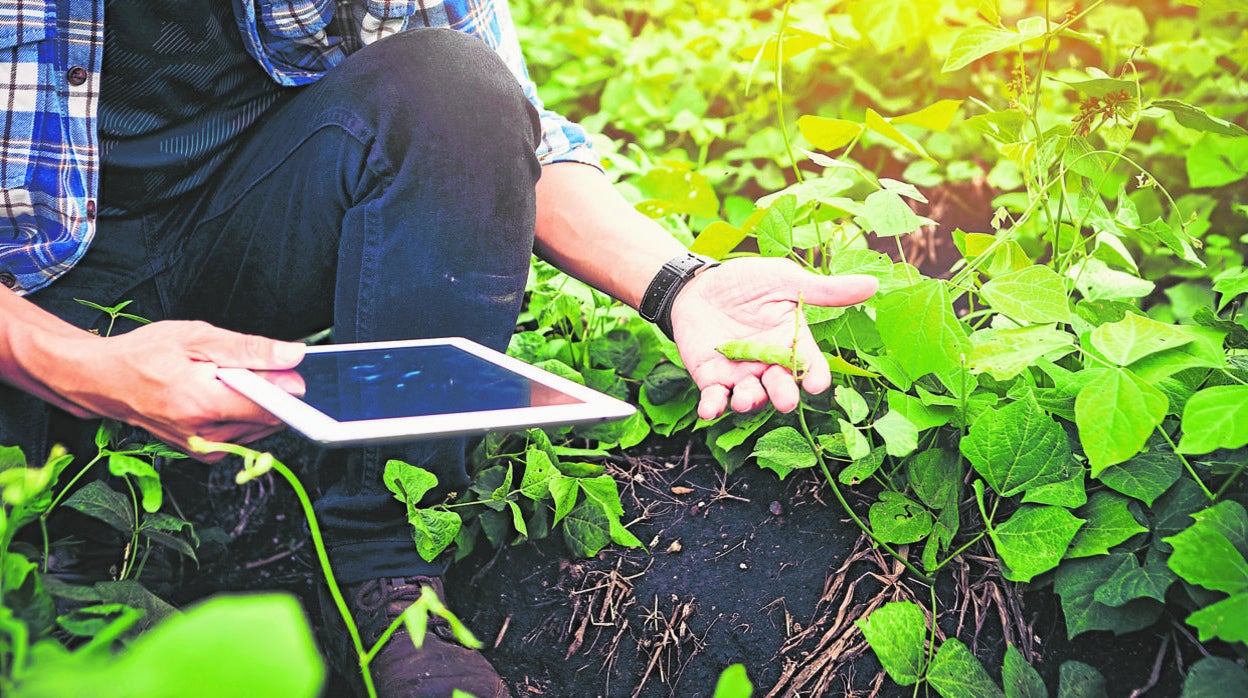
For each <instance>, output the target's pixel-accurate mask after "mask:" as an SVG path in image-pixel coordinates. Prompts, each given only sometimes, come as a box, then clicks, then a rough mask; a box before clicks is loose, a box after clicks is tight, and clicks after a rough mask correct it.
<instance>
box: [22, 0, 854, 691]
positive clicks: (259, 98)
mask: <svg viewBox="0 0 1248 698" xmlns="http://www.w3.org/2000/svg"><path fill="white" fill-rule="evenodd" d="M434 27H442V28H434ZM0 51H2V52H3V53H0V60H5V61H6V62H7V70H4V71H3V72H0V96H2V97H4V98H5V101H4V104H6V105H7V108H6V111H5V112H4V131H3V138H0V176H2V177H3V179H4V181H3V187H4V190H3V196H2V197H0V205H2V206H3V216H2V217H0V286H2V287H3V288H0V382H2V383H4V384H7V386H6V385H0V443H4V444H17V445H21V446H23V447H24V448H25V449H26V452H27V453H28V454H32V455H34V457H38V455H37V454H42V453H44V452H46V450H47V448H48V446H49V444H50V442H51V441H52V440H53V439H55V438H64V436H63V434H64V430H65V429H66V428H68V429H70V430H71V431H72V430H73V429H75V428H78V427H77V426H76V425H77V422H76V421H75V420H84V419H93V418H99V417H109V418H113V419H118V420H122V421H124V422H127V423H129V424H131V425H134V426H137V427H140V428H143V429H146V430H147V431H149V432H150V433H151V434H153V435H155V436H156V437H158V438H160V439H163V440H164V441H166V442H168V443H170V444H173V445H175V446H178V447H182V448H185V447H186V440H187V438H188V437H190V436H192V435H198V436H201V437H204V438H206V439H208V440H212V441H235V442H240V443H246V442H250V441H253V440H255V439H258V438H261V437H263V436H265V435H267V434H270V433H273V432H274V431H276V430H277V429H278V428H279V425H278V423H277V422H276V420H274V419H273V417H272V416H270V415H268V414H267V413H265V412H264V411H263V410H261V409H259V408H258V407H257V406H256V405H254V404H253V403H251V402H249V401H248V400H246V399H245V398H243V397H241V396H240V395H238V394H236V393H234V392H232V391H231V390H229V389H228V388H226V387H225V386H224V385H222V384H221V383H219V382H218V381H217V380H216V379H215V370H216V368H217V367H218V366H236V367H246V368H251V369H256V370H261V371H263V370H279V369H286V368H290V367H293V366H295V365H296V364H297V363H298V362H299V361H300V359H301V357H302V355H303V349H302V345H300V344H298V343H295V342H291V341H280V340H292V339H295V338H298V337H302V336H306V335H308V334H310V333H312V332H314V331H316V330H318V329H320V328H323V327H329V326H332V327H333V330H334V339H335V341H338V342H348V341H369V340H384V339H398V338H414V337H426V336H446V335H462V336H467V337H470V338H472V339H475V340H477V341H480V342H482V343H485V344H487V345H491V346H493V347H495V348H499V349H502V348H504V347H505V346H506V344H507V340H508V336H509V335H510V333H511V331H512V329H513V327H514V322H515V318H516V314H517V312H518V311H519V308H520V304H521V301H522V295H523V290H524V284H525V279H526V275H527V271H528V266H529V260H530V254H531V253H532V251H533V250H534V249H536V251H537V253H538V254H540V255H542V256H544V257H545V258H546V259H548V260H550V261H551V262H553V263H554V264H556V265H558V266H559V267H560V268H562V269H563V270H565V271H567V272H568V273H570V274H572V275H575V276H577V277H579V278H581V279H583V280H585V281H586V282H588V283H590V284H592V285H593V286H595V287H597V288H599V289H601V290H603V291H604V292H606V293H609V294H611V295H612V296H614V297H616V298H618V299H620V300H622V301H623V302H625V303H628V304H630V305H632V306H633V307H640V309H641V310H642V312H643V315H645V316H646V317H648V318H653V319H654V320H655V321H656V322H658V323H660V325H661V326H662V327H664V329H665V330H666V331H669V332H670V333H672V334H673V336H674V339H675V340H676V343H677V346H678V347H679V349H680V352H681V356H682V358H683V360H684V362H685V364H686V366H687V367H688V368H689V369H690V372H691V374H692V376H693V378H694V380H695V381H696V383H697V385H698V386H699V388H700V389H701V391H702V395H701V401H700V403H699V406H698V412H699V414H700V415H701V416H702V417H704V418H713V417H715V416H716V415H719V414H721V413H722V412H723V411H724V410H725V409H727V408H729V407H731V408H732V409H733V410H737V411H749V410H754V409H757V408H759V407H761V406H763V405H764V404H767V403H768V402H770V403H772V404H774V405H775V406H776V408H778V409H780V410H791V409H793V408H794V407H795V406H796V404H797V401H798V396H799V387H798V385H797V383H796V382H795V380H794V377H793V376H792V375H791V374H790V373H789V372H788V371H787V370H786V369H784V368H781V367H778V366H770V365H766V364H761V363H755V362H734V361H729V360H728V359H726V358H724V357H723V356H721V355H720V354H719V353H718V352H716V351H715V347H716V346H717V345H719V344H721V343H722V342H724V341H726V340H728V339H740V338H748V339H758V340H761V341H765V342H771V343H778V344H787V343H788V342H789V341H791V339H792V335H793V327H794V319H793V313H794V310H795V308H796V306H797V300H798V297H799V294H801V296H802V297H803V298H804V300H805V302H806V303H810V304H816V305H848V304H852V303H856V302H859V301H862V300H864V299H866V298H867V297H869V296H870V295H871V294H872V293H873V292H874V290H875V282H874V281H873V280H872V279H870V278H868V277H843V278H840V279H829V278H822V277H818V276H816V275H812V274H807V273H804V272H801V271H800V270H799V269H798V268H797V267H796V266H795V265H792V264H790V263H787V262H785V261H783V260H774V259H771V260H763V259H755V260H748V261H747V260H734V261H731V262H729V263H726V264H723V265H722V266H713V265H710V264H707V260H702V259H698V258H694V257H691V256H690V255H688V254H687V252H686V251H685V250H684V249H683V248H682V247H681V246H680V245H679V244H678V243H677V242H676V241H675V240H673V239H672V238H671V237H670V236H669V235H668V234H667V233H666V232H665V231H663V230H662V229H661V228H660V227H659V226H658V225H656V224H655V223H654V222H652V221H650V220H649V219H647V218H645V217H644V216H642V215H640V214H638V213H637V212H636V211H634V210H633V209H632V207H631V206H629V205H628V204H627V202H625V201H624V200H623V199H622V198H621V197H620V196H618V195H617V194H616V193H615V191H614V189H613V188H612V187H611V185H610V184H609V182H608V180H607V179H606V178H605V177H604V176H602V174H601V172H600V170H598V169H597V160H596V159H595V157H594V155H593V152H592V151H591V150H590V148H589V146H588V139H587V137H586V135H585V133H584V131H582V130H581V129H580V128H579V127H578V126H576V125H575V124H572V123H570V122H568V121H567V120H565V119H563V118H562V117H560V116H558V115H556V114H554V113H552V112H550V111H548V110H545V109H544V108H543V106H542V104H541V102H540V101H539V100H538V98H537V95H536V91H535V89H534V87H533V84H532V83H531V82H530V81H529V79H528V77H527V75H526V73H525V69H524V66H523V63H522V60H521V58H520V53H519V47H518V45H517V42H516V40H515V34H514V28H513V26H512V25H511V20H510V16H509V14H508V11H507V7H506V5H505V4H504V2H503V0H495V1H494V2H491V1H490V0H484V1H482V0H444V1H443V2H430V1H420V0H410V1H407V2H404V1H396V0H391V1H389V2H381V1H373V0H369V1H367V2H366V1H365V0H358V1H357V2H350V1H341V2H337V3H334V2H330V1H328V0H306V1H305V2H297V1H294V2H276V1H274V0H255V1H254V2H253V1H252V0H234V2H231V3H225V2H221V1H220V0H218V1H217V2H211V1H210V0H181V1H178V2H160V1H158V0H59V1H58V2H51V0H10V1H9V2H4V3H0ZM535 232H536V238H534V234H535ZM75 299H87V300H91V301H93V302H95V303H100V304H112V303H116V302H118V301H121V300H132V301H133V305H132V306H131V309H133V310H134V311H135V312H136V313H139V314H142V315H144V316H147V317H150V318H153V319H157V320H161V321H159V322H155V323H153V324H150V325H145V326H141V327H138V328H134V329H130V328H124V329H130V331H124V332H121V333H114V334H112V335H111V336H107V337H105V336H100V335H99V334H92V333H90V332H88V331H86V330H87V329H88V328H92V327H97V328H98V327H99V323H100V321H101V319H102V318H101V316H100V313H98V312H97V311H94V310H92V309H91V308H89V307H88V306H85V305H82V304H80V303H77V302H76V300H75ZM269 338H275V339H269ZM798 351H799V352H801V354H802V355H804V356H805V358H806V359H807V361H808V363H809V364H810V365H811V366H812V368H811V369H810V370H809V372H808V373H807V374H806V375H805V376H804V377H803V379H802V387H804V388H805V389H806V390H808V391H811V392H818V391H821V390H824V389H826V388H827V387H828V385H829V384H830V380H831V379H830V374H829V371H828V368H827V365H826V362H824V361H822V359H821V357H820V355H819V351H818V348H817V347H816V345H815V343H814V341H813V339H812V338H811V337H810V336H809V333H803V334H802V336H801V339H800V342H799V345H798ZM390 458H400V459H403V460H406V461H407V462H410V463H413V464H417V465H421V466H423V467H425V468H428V469H430V470H432V471H434V472H435V473H437V474H438V476H439V479H440V482H441V484H442V485H443V487H444V490H443V492H445V491H446V490H450V489H457V488H462V487H464V486H465V485H466V484H467V475H466V473H465V471H464V445H463V443H462V441H458V440H455V441H448V442H437V443H433V444H420V445H409V446H403V447H385V448H376V447H373V448H367V449H362V450H359V451H352V452H350V454H349V455H348V456H347V459H346V463H345V466H344V468H343V473H342V475H341V477H339V479H338V480H337V481H336V482H334V483H333V484H332V485H331V486H330V487H329V488H328V490H327V492H326V494H325V496H324V497H323V498H322V499H321V500H320V501H319V502H318V504H317V506H318V515H319V517H320V519H321V521H322V525H323V527H324V528H325V530H326V537H327V540H328V543H329V545H330V548H331V558H332V560H333V563H334V565H335V569H336V570H338V573H339V579H340V580H341V581H343V582H345V583H346V584H348V594H349V596H350V599H351V604H352V609H353V612H355V613H356V614H357V616H358V617H359V620H360V623H361V626H362V627H363V632H364V634H365V636H366V637H365V641H366V643H368V642H370V640H371V639H375V637H376V635H377V634H379V633H380V632H381V630H382V629H384V628H385V626H386V625H387V624H388V622H389V619H391V618H393V617H394V616H393V614H394V613H396V612H397V611H399V610H401V609H402V608H403V607H405V606H406V605H407V603H409V602H410V601H411V600H412V599H413V598H414V596H413V594H414V593H415V592H416V591H417V590H418V588H419V585H420V584H433V585H434V586H435V587H437V588H439V590H440V585H439V582H438V581H437V579H438V575H440V573H441V571H442V570H441V568H440V567H438V566H436V565H431V564H429V563H426V562H424V561H423V560H421V559H420V558H419V556H418V555H417V554H416V551H415V550H414V548H413V546H412V544H411V539H410V537H409V535H408V532H407V530H406V526H407V525H406V519H405V516H404V511H403V508H402V506H401V505H399V504H398V503H397V502H395V501H394V500H393V498H392V497H391V496H390V494H389V492H387V491H386V489H385V488H384V487H383V486H382V484H381V481H380V472H381V467H382V466H383V465H384V463H385V462H386V460H388V459H390ZM373 668H374V676H375V677H376V681H377V685H378V689H379V691H380V693H381V695H392V696H399V695H404V696H405V695H422V696H423V695H449V694H450V692H451V689H452V688H460V689H462V690H466V691H469V692H471V693H473V694H475V695H478V696H487V695H505V691H506V689H505V687H504V686H503V683H502V681H501V680H500V679H499V678H498V676H497V674H496V673H495V672H494V671H493V669H492V668H491V667H490V666H489V664H488V663H487V662H486V661H485V660H484V658H483V657H481V656H480V655H478V654H475V653H472V652H470V651H468V650H466V649H464V648H462V647H459V646H458V645H454V644H453V643H452V642H449V641H445V640H443V639H442V638H441V637H439V636H437V635H436V633H434V634H431V635H430V638H429V639H428V641H427V643H426V648H425V649H424V650H422V651H421V652H416V651H415V650H413V648H412V646H411V643H410V642H404V641H398V642H390V643H388V645H387V647H386V650H385V651H384V652H383V653H382V655H381V656H379V657H378V658H377V659H376V660H375V661H374V663H373ZM347 671H349V667H348V668H347Z"/></svg>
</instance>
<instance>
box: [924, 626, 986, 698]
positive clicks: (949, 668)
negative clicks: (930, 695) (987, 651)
mask: <svg viewBox="0 0 1248 698" xmlns="http://www.w3.org/2000/svg"><path fill="white" fill-rule="evenodd" d="M927 681H928V683H930V684H931V685H932V688H935V689H936V691H937V692H938V693H940V695H941V696H943V697H944V698H993V697H994V696H1002V697H1004V695H1005V694H1004V693H1003V692H1002V691H1001V689H1000V688H998V687H997V684H996V683H994V682H993V680H992V677H990V676H988V672H987V671H985V670H984V665H983V664H981V663H980V661H979V660H978V659H976V658H975V655H974V654H971V650H970V649H969V648H967V646H966V645H964V644H962V642H961V641H960V640H958V639H957V638H952V637H951V638H949V639H948V640H945V641H944V642H943V643H942V644H941V645H940V650H939V651H937V652H936V656H935V657H934V658H932V665H931V666H930V667H928V670H927Z"/></svg>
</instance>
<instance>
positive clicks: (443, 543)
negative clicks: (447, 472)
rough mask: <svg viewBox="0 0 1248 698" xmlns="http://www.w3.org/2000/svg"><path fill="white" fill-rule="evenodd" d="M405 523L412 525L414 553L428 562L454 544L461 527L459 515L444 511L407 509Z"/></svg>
mask: <svg viewBox="0 0 1248 698" xmlns="http://www.w3.org/2000/svg"><path fill="white" fill-rule="evenodd" d="M513 504H514V502H513ZM407 521H408V523H410V524H411V525H412V540H413V541H414V542H415V543H416V552H418V553H420V556H421V558H423V559H425V560H427V561H430V562H432V561H433V560H435V559H436V558H437V557H438V556H439V555H441V554H442V551H444V550H446V548H447V546H449V545H450V544H451V543H454V542H455V536H456V535H458V534H459V528H460V526H462V525H463V521H462V520H461V519H460V518H459V514H456V513H455V512H453V511H446V510H444V509H409V510H408V512H407Z"/></svg>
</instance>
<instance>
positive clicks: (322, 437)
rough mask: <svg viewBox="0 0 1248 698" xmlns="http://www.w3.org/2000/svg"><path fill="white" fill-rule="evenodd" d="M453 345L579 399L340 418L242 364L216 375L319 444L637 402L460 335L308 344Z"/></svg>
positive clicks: (503, 423) (586, 414)
mask: <svg viewBox="0 0 1248 698" xmlns="http://www.w3.org/2000/svg"><path fill="white" fill-rule="evenodd" d="M432 345H451V346H454V347H457V348H459V349H461V350H463V351H465V352H467V353H469V354H473V355H475V356H477V357H480V358H482V359H485V360H486V361H489V362H491V363H493V364H495V365H497V366H500V367H501V368H503V369H505V370H508V371H511V372H513V373H516V374H519V375H521V376H523V377H525V378H527V379H529V380H531V381H534V382H536V383H540V384H543V385H545V386H547V387H549V388H552V389H554V390H558V391H559V392H562V393H566V394H567V395H569V396H571V397H573V398H575V399H577V400H580V402H578V403H573V404H562V405H544V406H539V407H519V408H509V409H501V410H485V411H476V412H454V413H448V414H437V415H419V416H413V417H391V418H386V419H371V420H358V421H349V422H342V421H338V420H336V419H334V418H333V417H330V416H329V415H327V414H325V413H324V412H322V411H320V410H318V409H317V408H315V407H313V406H312V405H310V404H308V403H306V402H304V401H303V400H301V399H300V398H298V397H296V396H294V395H291V394H290V393H287V392H286V391H284V390H282V389H281V388H278V387H277V386H275V385H273V384H272V383H270V382H269V381H267V380H265V379H264V378H262V377H260V376H259V375H257V374H256V373H254V372H252V371H250V370H248V369H245V368H219V369H217V377H218V378H219V379H220V380H221V381H222V382H224V383H225V384H226V385H228V386H230V387H231V388H233V389H234V390H237V391H238V392H240V393H242V394H243V395H245V396H246V397H247V398H248V399H250V400H252V401H253V402H255V403H256V404H258V405H260V406H261V407H263V408H264V409H265V410H267V411H268V412H270V413H272V414H273V416H275V417H277V418H278V419H280V420H282V421H283V422H285V423H286V424H287V425H288V426H290V428H292V429H294V430H295V431H297V432H299V433H300V434H303V435H304V436H305V437H307V438H309V439H311V440H312V441H315V442H317V443H319V444H321V445H323V446H349V445H360V444H370V443H389V442H401V441H417V440H421V439H432V438H446V437H458V436H471V435H480V434H485V433H489V432H498V431H520V430H524V429H529V428H532V427H557V426H570V425H575V424H591V423H600V422H606V421H611V420H616V419H624V418H626V417H629V416H631V415H632V414H633V413H635V412H636V411H637V409H636V408H635V407H633V406H632V405H630V404H629V403H627V402H624V401H622V400H617V399H616V398H613V397H611V396H609V395H606V394H603V393H601V392H598V391H597V390H594V389H592V388H588V387H586V386H583V385H580V384H579V383H576V382H574V381H571V380H568V379H566V378H563V377H561V376H557V375H555V374H553V373H551V372H549V371H545V370H543V369H540V368H538V367H536V366H533V365H530V364H527V363H524V362H523V361H520V360H519V359H516V358H513V357H510V356H507V355H506V354H503V353H501V352H497V351H495V350H493V349H490V348H489V347H486V346H482V345H481V344H478V343H476V342H474V341H472V340H469V339H465V338H463V337H442V338H436V339H414V340H402V341H392V342H358V343H352V344H329V345H323V346H312V347H308V349H307V351H308V353H309V354H313V353H317V354H321V353H338V352H352V351H363V350H370V349H397V348H404V347H417V346H432Z"/></svg>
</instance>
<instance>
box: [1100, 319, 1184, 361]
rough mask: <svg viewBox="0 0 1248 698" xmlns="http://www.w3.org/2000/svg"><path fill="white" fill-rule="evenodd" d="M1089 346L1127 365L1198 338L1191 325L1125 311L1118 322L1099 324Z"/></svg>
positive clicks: (1108, 357) (1106, 356)
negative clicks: (1173, 323) (1185, 325)
mask: <svg viewBox="0 0 1248 698" xmlns="http://www.w3.org/2000/svg"><path fill="white" fill-rule="evenodd" d="M1089 339H1090V340H1091V343H1092V346H1093V347H1094V348H1095V349H1096V350H1097V351H1098V352H1100V353H1101V355H1102V356H1104V357H1105V358H1106V359H1109V360H1110V361H1112V362H1114V363H1116V364H1118V365H1119V366H1127V365H1129V364H1131V363H1133V362H1135V361H1137V360H1139V359H1141V358H1143V357H1145V356H1148V355H1149V354H1155V353H1157V352H1159V351H1164V350H1166V349H1170V348H1173V347H1177V346H1181V345H1183V344H1187V343H1188V342H1193V341H1195V340H1197V339H1200V337H1199V335H1197V334H1196V333H1195V332H1193V331H1192V329H1191V328H1188V327H1183V326H1181V325H1169V324H1166V323H1164V322H1157V321H1156V320H1153V319H1151V318H1146V317H1144V316H1142V315H1136V314H1135V313H1128V314H1127V315H1126V317H1124V318H1123V319H1122V320H1119V321H1118V322H1111V323H1106V324H1104V325H1101V326H1100V327H1097V328H1096V329H1094V330H1092V333H1091V335H1090V337H1089Z"/></svg>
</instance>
